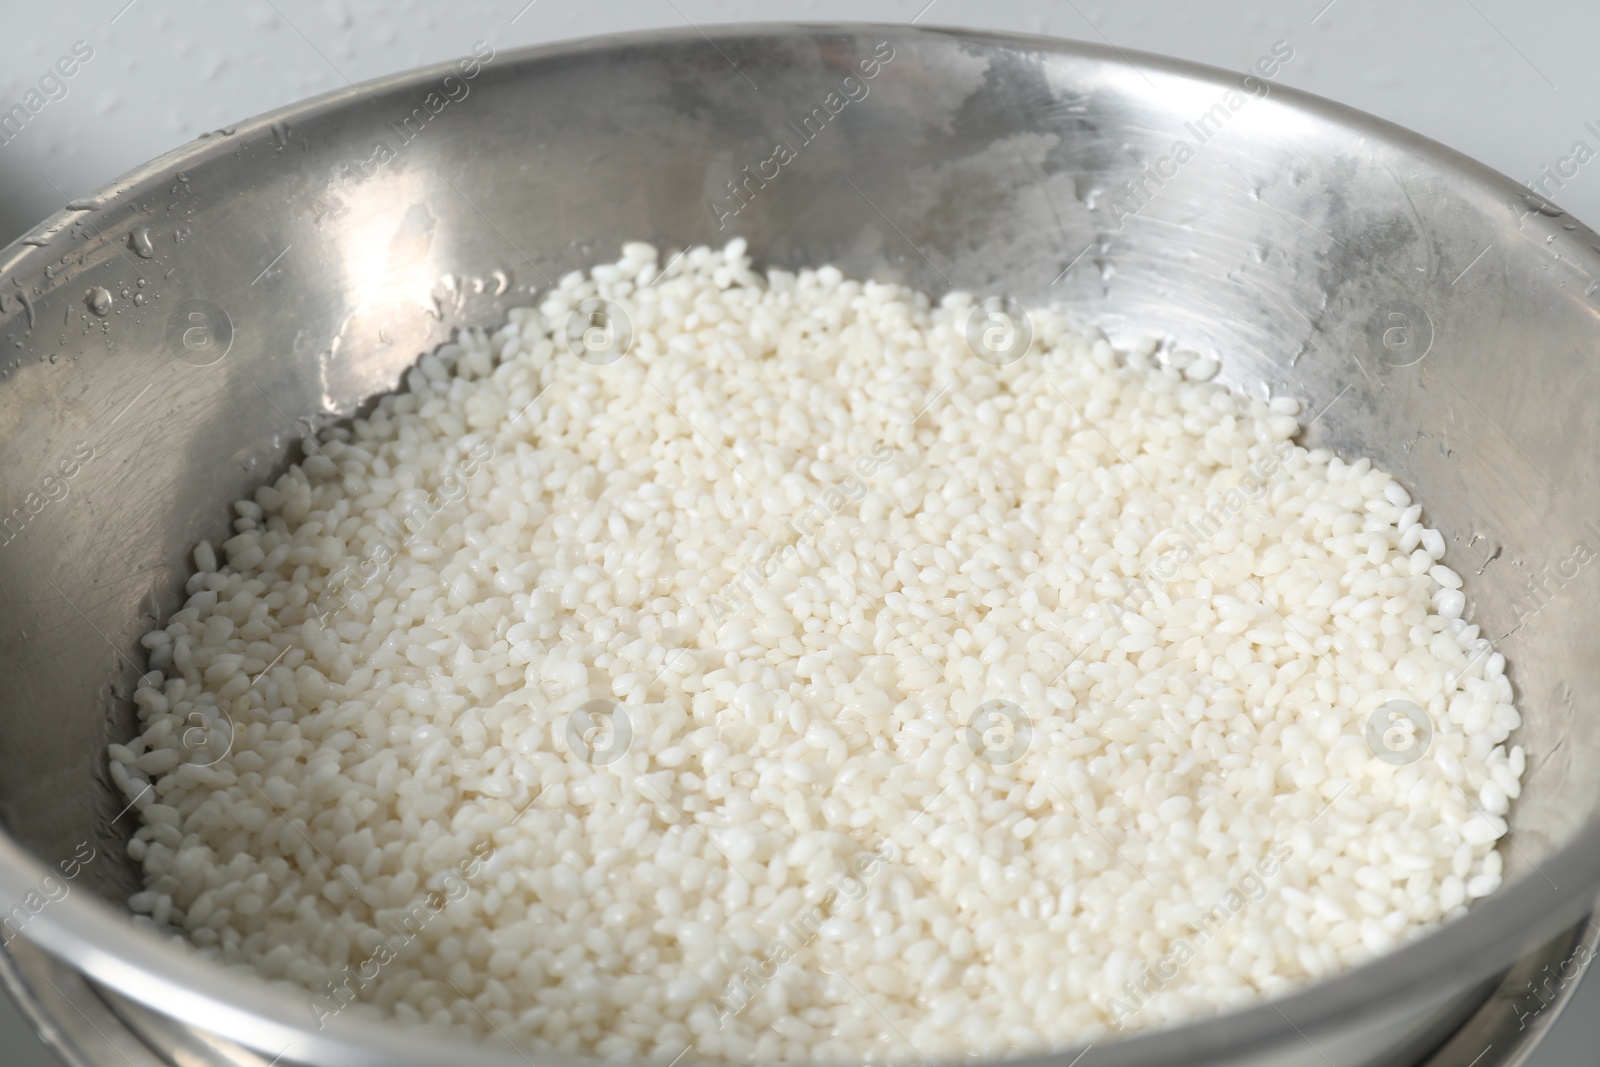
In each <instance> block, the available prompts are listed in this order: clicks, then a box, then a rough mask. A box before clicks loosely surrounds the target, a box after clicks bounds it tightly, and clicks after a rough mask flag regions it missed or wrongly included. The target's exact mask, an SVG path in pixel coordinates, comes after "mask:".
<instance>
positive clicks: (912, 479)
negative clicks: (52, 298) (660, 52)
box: [111, 241, 1524, 1064]
mask: <svg viewBox="0 0 1600 1067" xmlns="http://www.w3.org/2000/svg"><path fill="white" fill-rule="evenodd" d="M668 267H669V269H668V270H667V271H666V272H665V277H664V278H663V277H658V275H660V274H662V273H663V272H662V270H661V266H660V265H659V263H658V259H657V253H656V251H655V249H653V248H651V247H649V246H647V245H642V244H633V245H628V246H627V247H626V248H625V249H624V256H623V259H622V260H621V261H620V262H619V263H616V264H614V265H607V266H601V267H596V268H595V269H594V270H593V271H592V272H591V275H590V276H589V277H585V276H583V275H580V274H576V273H574V274H572V275H569V276H567V277H565V278H563V279H562V280H561V283H560V285H559V287H558V288H556V289H553V290H551V291H550V292H549V293H548V294H547V295H546V296H545V297H544V298H543V302H542V303H541V304H540V305H539V306H538V307H537V308H526V309H520V310H517V311H514V312H512V313H511V315H510V321H509V323H508V325H506V326H505V327H503V328H502V329H499V330H497V331H495V332H494V333H492V334H488V335H485V334H483V333H479V332H471V333H466V334H463V335H462V336H461V337H460V338H459V339H458V341H457V342H456V343H453V344H449V345H446V346H444V348H442V349H441V350H440V351H438V352H437V353H435V354H431V355H428V356H424V357H423V358H422V359H421V361H420V362H419V363H418V365H417V366H416V367H415V368H414V369H413V370H411V371H410V372H409V373H408V375H407V377H406V386H407V390H406V391H405V392H401V393H397V394H395V395H391V396H387V397H385V398H384V399H383V400H382V401H381V402H380V403H379V404H378V407H377V410H376V411H375V412H374V413H373V414H372V415H371V417H369V418H367V419H362V420H357V421H356V422H355V423H354V424H353V425H352V426H350V427H348V428H339V429H333V430H329V431H327V432H325V433H322V434H320V435H319V436H318V438H317V439H316V440H315V441H309V442H307V443H306V445H305V455H306V458H305V459H304V461H303V462H301V463H300V464H299V465H297V466H295V467H293V468H291V469H290V470H289V472H288V473H286V474H285V475H284V476H283V477H282V478H280V479H279V480H278V481H277V482H276V483H274V484H273V485H271V486H267V487H263V488H262V489H260V490H258V491H257V492H256V494H255V496H254V498H253V499H252V500H245V501H241V502H239V503H238V504H236V505H235V512H236V514H237V516H238V517H237V520H236V521H235V523H234V529H235V530H236V534H235V536H233V537H232V538H231V539H230V540H228V541H227V542H226V543H225V544H223V545H222V546H221V547H220V549H214V548H213V547H211V546H210V545H206V544H202V545H200V546H199V547H198V548H197V549H196V550H195V553H194V560H195V565H196V567H197V571H196V573H195V575H194V577H193V578H191V579H190V581H189V584H188V593H189V600H188V603H187V604H186V606H185V607H184V608H183V609H182V610H180V611H178V612H177V613H176V614H174V615H173V616H172V618H171V619H170V621H169V622H168V623H167V625H166V626H165V627H164V628H163V629H159V630H155V631H153V632H151V633H150V634H149V635H147V636H146V637H145V639H144V646H145V647H146V648H147V649H148V650H149V653H150V666H151V672H150V673H149V674H148V675H147V676H146V677H145V678H144V679H143V681H142V683H141V685H140V687H139V689H138V692H137V695H136V698H135V699H136V702H137V705H138V708H139V712H140V716H141V720H142V722H143V724H144V729H143V733H142V734H141V735H140V736H139V737H137V738H135V739H134V740H133V741H132V742H131V743H130V744H128V745H127V746H122V745H113V746H111V760H112V762H111V769H112V773H113V775H114V777H115V778H116V780H117V782H118V783H119V785H120V786H121V787H122V788H123V789H124V790H125V791H126V793H127V795H128V797H129V798H130V799H135V798H137V806H138V810H139V811H140V814H141V816H142V820H143V824H142V827H141V829H140V830H139V831H138V832H137V834H136V835H135V838H134V840H133V843H132V846H131V849H130V851H131V854H132V855H133V857H134V858H135V859H136V860H137V861H139V862H141V863H142V865H143V868H144V872H145V878H146V889H145V890H144V891H142V892H140V893H138V894H137V895H135V897H134V898H133V900H132V902H131V904H132V907H133V909H134V910H135V911H136V912H138V913H140V914H142V915H147V916H149V917H150V918H151V919H152V920H153V921H155V922H156V923H158V924H171V926H172V927H175V928H177V929H180V930H182V931H183V932H184V933H185V935H186V936H187V938H188V939H189V940H190V941H192V943H193V944H194V945H197V946H199V947H200V949H201V950H202V951H203V952H205V953H207V954H209V955H210V956H212V957H214V958H215V959H216V960H218V961H221V962H223V963H227V964H234V965H241V966H248V967H249V968H251V969H253V970H254V971H255V972H258V973H259V974H261V975H262V976H264V977H266V978H268V979H273V980H283V981H286V982H290V983H294V984H295V985H296V986H299V987H303V989H304V990H305V991H308V992H307V993H306V995H307V997H308V1001H307V1007H308V1016H307V1018H308V1021H311V1020H315V1021H316V1023H317V1024H319V1025H320V1024H322V1023H325V1022H326V1021H327V1019H328V1018H329V1017H331V1016H333V1015H336V1014H339V1013H340V1012H341V1011H342V1010H346V1008H345V1006H346V1002H347V1001H356V1002H357V1003H356V1004H355V1005H353V1006H351V1007H349V1008H348V1010H349V1011H350V1012H351V1013H359V1012H381V1013H384V1014H385V1015H387V1016H390V1017H394V1018H398V1019H400V1020H402V1021H410V1022H418V1023H427V1024H433V1025H436V1026H441V1027H444V1028H447V1029H450V1030H451V1031H453V1032H456V1033H460V1034H464V1035H465V1034H470V1035H475V1036H478V1037H483V1038H485V1039H488V1040H496V1039H497V1037H496V1034H495V1031H498V1032H499V1034H500V1035H501V1036H504V1037H509V1038H512V1039H515V1040H517V1041H519V1042H522V1043H524V1044H525V1045H526V1046H527V1047H529V1048H540V1047H553V1048H557V1049H561V1050H566V1051H570V1052H581V1053H590V1054H598V1055H601V1056H607V1057H616V1058H629V1059H637V1058H647V1057H648V1058H653V1059H656V1060H658V1061H660V1062H663V1063H665V1062H668V1061H671V1060H673V1059H674V1058H675V1057H677V1056H678V1055H679V1054H680V1053H682V1052H683V1051H684V1049H685V1047H691V1048H692V1050H693V1051H692V1053H691V1055H690V1056H689V1057H688V1059H687V1060H686V1061H685V1062H694V1061H697V1060H721V1061H733V1062H737V1063H763V1064H765V1063H774V1062H813V1061H826V1062H832V1061H839V1062H843V1061H846V1060H864V1061H873V1062H878V1061H887V1060H896V1061H898V1060H911V1059H917V1058H920V1057H928V1058H931V1059H934V1060H938V1059H942V1058H949V1057H954V1056H957V1055H960V1054H963V1053H972V1054H977V1055H982V1056H992V1055H997V1054H1000V1053H1004V1052H1008V1051H1017V1050H1037V1049H1040V1048H1042V1047H1045V1046H1063V1045H1070V1044H1073V1043H1076V1042H1080V1041H1088V1040H1099V1039H1103V1038H1104V1037H1105V1036H1106V1035H1107V1034H1108V1033H1110V1032H1112V1031H1115V1030H1119V1029H1120V1030H1124V1031H1126V1030H1132V1029H1138V1028H1142V1027H1150V1026H1159V1025H1165V1024H1170V1023H1172V1022H1175V1021H1178V1020H1183V1019H1188V1018H1191V1017H1194V1016H1197V1015H1204V1014H1207V1013H1212V1012H1215V1011H1217V1010H1219V1009H1224V1008H1228V1007H1234V1006H1240V1005H1245V1004H1249V1003H1252V1002H1258V1001H1259V996H1260V993H1264V994H1266V995H1268V996H1273V995H1276V994H1278V993H1281V992H1283V991H1285V990H1287V989H1290V988H1292V987H1294V986H1296V985H1298V984H1300V983H1303V982H1305V981H1307V980H1310V979H1314V978H1318V977H1322V976H1325V975H1329V974H1332V973H1334V972H1337V971H1340V970H1342V969H1345V968H1348V967H1350V966H1352V965H1354V964H1356V963H1359V962H1361V961H1363V960H1365V959H1368V958H1370V957H1372V956H1373V955H1375V954H1378V953H1382V952H1384V951H1386V950H1388V949H1390V948H1391V947H1393V946H1395V945H1397V944H1399V943H1401V942H1403V941H1405V940H1407V939H1409V938H1412V937H1414V936H1416V935H1417V934H1419V933H1420V932H1423V931H1425V930H1427V929H1429V928H1430V927H1431V926H1434V925H1436V924H1438V923H1439V922H1441V921H1444V920H1447V919H1450V918H1453V917H1455V916H1458V915H1460V914H1462V912H1463V911H1464V910H1465V908H1466V906H1467V903H1468V901H1469V900H1470V899H1471V898H1474V897H1481V896H1483V895H1486V894H1488V893H1490V892H1492V891H1493V890H1494V889H1495V888H1496V887H1497V886H1498V885H1499V883H1500V878H1501V857H1500V854H1499V853H1498V852H1497V851H1496V844H1495V843H1496V841H1497V840H1498V839H1499V838H1500V837H1501V836H1502V835H1503V834H1504V833H1505V832H1506V823H1505V820H1504V816H1505V814H1506V811H1507V809H1508V805H1509V803H1510V801H1511V800H1513V799H1514V798H1515V797H1516V796H1517V795H1518V792H1519V779H1520V776H1521V773H1522V771H1523V762H1524V758H1523V754H1522V751H1521V749H1520V748H1518V747H1508V746H1507V745H1506V744H1505V742H1506V740H1507V737H1508V736H1509V734H1510V733H1511V731H1512V730H1513V729H1515V728H1516V726H1517V725H1518V715H1517V712H1516V710H1515V708H1514V707H1513V705H1512V694H1511V687H1510V685H1509V683H1508V682H1507V680H1506V678H1505V677H1504V674H1503V670H1504V660H1503V659H1502V657H1500V656H1499V655H1498V654H1493V653H1492V650H1491V649H1489V647H1488V643H1487V641H1486V640H1484V639H1483V638H1482V637H1480V636H1479V634H1478V628H1477V627H1476V626H1473V625H1468V624H1467V623H1465V622H1464V621H1463V620H1462V619H1461V615H1462V611H1463V608H1464V604H1465V598H1464V595H1463V592H1462V591H1461V585H1462V581H1461V579H1460V578H1459V577H1458V576H1457V575H1456V574H1455V573H1453V572H1452V571H1450V570H1449V569H1448V568H1447V567H1445V566H1444V565H1443V564H1442V563H1441V562H1440V558H1441V557H1442V556H1443V554H1444V548H1445V545H1444V539H1443V538H1442V537H1441V536H1440V535H1439V534H1437V533H1436V532H1434V531H1433V530H1430V529H1427V528H1425V527H1423V526H1422V525H1421V509H1420V508H1419V507H1418V506H1416V505H1413V504H1412V503H1411V501H1410V498H1409V496H1408V495H1407V493H1406V491H1405V490H1404V489H1403V488H1401V487H1400V486H1399V485H1398V484H1397V483H1396V482H1394V481H1393V480H1392V479H1391V478H1390V476H1389V475H1388V474H1385V473H1383V472H1382V471H1379V470H1375V469H1373V468H1372V466H1371V464H1370V462H1368V461H1367V460H1364V459H1363V460H1359V461H1357V462H1355V463H1353V464H1351V463H1347V462H1344V461H1343V460H1341V459H1340V458H1338V457H1337V456H1334V455H1332V454H1330V453H1329V452H1327V451H1325V450H1320V449H1319V450H1313V451H1309V452H1308V451H1307V450H1305V449H1304V448H1301V447H1299V446H1296V445H1293V444H1291V443H1290V438H1291V437H1292V436H1293V435H1295V434H1296V433H1298V429H1299V427H1298V425H1297V421H1296V418H1295V417H1294V416H1295V415H1296V413H1297V412H1298V410H1299V409H1298V405H1297V404H1296V403H1295V402H1294V401H1293V400H1285V399H1277V400H1273V401H1271V402H1270V403H1268V402H1265V401H1262V400H1250V399H1246V398H1244V397H1241V396H1239V395H1236V394H1233V393H1231V392H1229V391H1228V390H1227V389H1225V388H1223V387H1222V386H1220V385H1217V384H1213V383H1208V382H1205V381H1202V380H1196V379H1204V378H1207V377H1209V376H1210V375H1211V374H1213V373H1215V371H1216V364H1215V363H1214V361H1210V360H1206V359H1202V358H1199V357H1194V356H1185V355H1175V356H1171V357H1170V358H1169V357H1166V356H1162V357H1160V358H1158V357H1157V355H1156V354H1155V346H1153V345H1150V346H1145V347H1144V348H1142V349H1140V350H1138V351H1135V352H1133V353H1118V352H1116V351H1113V349H1112V348H1111V346H1110V345H1109V344H1107V342H1106V341H1105V340H1103V339H1099V338H1097V337H1094V336H1089V335H1085V334H1083V333H1079V332H1074V331H1073V329H1071V328H1070V327H1069V323H1068V322H1067V321H1066V320H1065V319H1064V318H1063V317H1062V316H1060V315H1057V314H1055V313H1052V312H1050V311H1047V310H1038V311H1034V312H1032V313H1031V322H1032V331H1033V338H1032V350H1031V351H1030V352H1029V353H1028V354H1027V356H1026V357H1025V358H1022V359H1020V360H1017V361H1016V362H1012V363H1009V364H1007V365H1005V366H995V365H992V363H991V362H989V361H985V360H983V359H979V358H977V357H976V356H975V355H974V353H973V351H972V350H971V349H970V346H969V343H968V341H967V340H966V337H967V334H968V328H967V324H968V322H969V319H970V318H971V315H972V309H973V305H974V301H973V298H972V297H970V296H968V295H966V294H961V293H954V294H951V295H949V296H947V297H945V298H944V299H943V300H942V301H941V302H940V303H939V304H938V305H937V306H930V304H929V302H928V300H927V298H926V297H924V296H923V295H921V294H919V293H914V292H910V291H908V290H905V289H902V288H898V287H895V286H891V285H880V284H874V283H863V282H858V281H852V280H847V279H845V278H843V277H842V276H841V274H840V272H839V271H838V270H836V269H834V268H832V267H824V268H822V269H820V270H806V271H802V272H800V273H799V274H790V273H786V272H782V271H772V272H769V274H768V275H767V276H766V277H762V276H760V275H758V274H755V273H753V272H752V271H751V270H750V268H749V264H748V260H747V258H746V255H745V249H744V245H743V242H742V241H736V242H734V243H733V244H732V245H730V246H729V247H728V248H727V249H726V250H724V251H722V252H715V251H712V250H708V249H705V248H697V249H694V250H691V251H689V252H688V253H686V254H684V255H682V256H681V257H679V258H678V259H677V260H676V261H675V262H673V263H670V264H668ZM594 298H603V299H605V300H608V301H611V302H612V305H611V307H610V311H609V314H610V316H611V323H610V325H611V328H612V329H611V333H610V335H609V336H610V337H612V338H613V339H615V342H616V343H615V347H614V348H613V349H608V348H607V347H606V345H607V343H608V342H607V336H608V335H607V334H606V332H605V331H604V330H602V331H601V333H600V334H597V335H596V334H586V333H585V328H586V327H587V328H589V329H593V328H596V327H593V326H592V325H591V323H593V322H601V323H602V325H603V324H604V323H603V322H602V320H601V319H591V318H590V314H591V311H592V309H593V307H594V305H593V304H592V303H587V304H586V303H585V301H592V300H593V299H594ZM580 305H582V307H581V308H580ZM575 309H578V313H579V321H578V325H577V326H576V327H573V326H572V320H573V317H574V315H573V313H574V310H575ZM981 314H982V313H981V312H980V315H981ZM624 316H625V320H624ZM630 333H631V337H630V336H629V334H630ZM573 338H576V339H577V340H576V341H573ZM569 342H570V343H569ZM623 342H626V345H627V351H626V352H622V351H621V350H620V349H621V346H622V343H623ZM585 344H589V345H595V344H598V345H599V348H598V349H593V350H591V348H586V347H584V345H585ZM575 351H576V352H582V353H583V354H584V356H585V358H582V359H580V358H579V356H578V355H577V354H575ZM1206 516H1209V519H1207V518H1206ZM791 523H792V525H791ZM1185 530H1188V531H1190V532H1189V533H1187V534H1186V533H1184V532H1183V531H1185ZM784 546H792V549H785V547H784ZM607 701H612V702H615V707H613V705H612V704H611V703H607ZM1394 701H1401V702H1402V703H1403V704H1404V705H1405V706H1413V705H1414V706H1415V708H1416V709H1418V711H1417V714H1416V715H1415V716H1413V720H1412V722H1411V725H1409V726H1408V725H1406V724H1405V723H1401V722H1399V720H1397V719H1396V720H1393V721H1392V722H1389V721H1388V720H1386V722H1388V723H1389V724H1388V725H1385V726H1384V729H1385V730H1389V729H1391V727H1396V728H1400V729H1403V730H1411V731H1415V730H1421V731H1422V732H1423V740H1421V741H1419V742H1417V744H1418V745H1419V746H1425V748H1419V749H1418V751H1419V753H1420V754H1419V755H1417V756H1416V758H1414V759H1405V760H1395V759H1386V758H1381V757H1382V755H1383V753H1382V752H1380V751H1379V750H1378V749H1375V748H1373V747H1372V745H1371V743H1370V742H1369V738H1368V733H1369V720H1370V717H1371V715H1372V714H1373V713H1374V712H1375V710H1376V709H1380V708H1384V707H1389V706H1391V704H1390V703H1389V702H1394ZM1394 706H1400V705H1394ZM591 726H604V727H605V729H601V730H598V731H595V730H591V729H590V727H591ZM1430 735H1431V736H1430ZM1385 736H1386V737H1387V736H1388V735H1387V734H1385ZM1375 753H1376V754H1375ZM147 783H153V784H154V789H153V790H147V789H146V785H147ZM519 813H520V814H519ZM1257 989H1259V990H1260V993H1258V992H1257Z"/></svg>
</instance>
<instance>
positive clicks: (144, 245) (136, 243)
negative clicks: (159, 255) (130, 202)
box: [128, 225, 156, 259]
mask: <svg viewBox="0 0 1600 1067" xmlns="http://www.w3.org/2000/svg"><path fill="white" fill-rule="evenodd" d="M128 247H129V248H132V249H133V251H134V254H135V255H137V256H138V257H139V258H140V259H149V258H150V257H151V256H153V255H155V254H156V250H155V247H154V246H153V245H151V243H150V227H149V226H145V225H139V226H135V227H134V228H133V231H132V232H131V233H129V234H128Z"/></svg>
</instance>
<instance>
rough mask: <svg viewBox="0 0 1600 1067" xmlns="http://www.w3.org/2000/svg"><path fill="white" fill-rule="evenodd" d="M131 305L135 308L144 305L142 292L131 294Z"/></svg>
mask: <svg viewBox="0 0 1600 1067" xmlns="http://www.w3.org/2000/svg"><path fill="white" fill-rule="evenodd" d="M133 306H134V307H136V308H137V307H144V294H143V293H134V294H133Z"/></svg>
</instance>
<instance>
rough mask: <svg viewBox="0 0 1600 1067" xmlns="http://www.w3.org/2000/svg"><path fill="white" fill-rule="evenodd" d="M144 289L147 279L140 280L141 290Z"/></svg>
mask: <svg viewBox="0 0 1600 1067" xmlns="http://www.w3.org/2000/svg"><path fill="white" fill-rule="evenodd" d="M144 287H145V279H143V278H140V279H139V288H141V289H143V288H144Z"/></svg>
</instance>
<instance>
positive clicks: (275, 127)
mask: <svg viewBox="0 0 1600 1067" xmlns="http://www.w3.org/2000/svg"><path fill="white" fill-rule="evenodd" d="M271 129H272V139H273V140H274V141H276V142H278V147H279V148H282V147H284V146H285V145H287V144H288V143H289V127H288V124H287V123H282V122H274V123H273V124H272V126H271Z"/></svg>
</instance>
